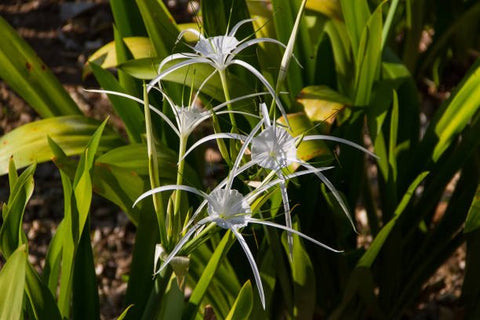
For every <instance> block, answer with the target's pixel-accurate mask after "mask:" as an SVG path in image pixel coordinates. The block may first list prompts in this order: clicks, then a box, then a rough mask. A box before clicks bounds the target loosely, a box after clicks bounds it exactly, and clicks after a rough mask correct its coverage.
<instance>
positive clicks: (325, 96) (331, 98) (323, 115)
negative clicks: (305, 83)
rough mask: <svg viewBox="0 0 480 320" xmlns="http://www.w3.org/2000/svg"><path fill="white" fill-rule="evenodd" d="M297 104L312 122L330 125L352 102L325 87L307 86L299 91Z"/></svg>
mask: <svg viewBox="0 0 480 320" xmlns="http://www.w3.org/2000/svg"><path fill="white" fill-rule="evenodd" d="M297 102H298V103H300V104H301V105H303V107H304V109H305V113H306V114H307V116H308V117H309V118H310V120H312V121H323V122H325V123H327V124H329V125H330V124H332V123H333V121H334V120H335V116H336V115H337V113H338V112H339V111H340V110H342V109H343V108H344V107H346V106H350V105H352V101H351V100H350V99H349V98H347V97H345V96H343V95H341V94H340V93H338V92H336V91H335V90H333V89H330V88H329V87H327V86H309V87H305V88H303V89H302V91H300V94H299V95H298V97H297Z"/></svg>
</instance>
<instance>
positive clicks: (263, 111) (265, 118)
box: [260, 102, 272, 127]
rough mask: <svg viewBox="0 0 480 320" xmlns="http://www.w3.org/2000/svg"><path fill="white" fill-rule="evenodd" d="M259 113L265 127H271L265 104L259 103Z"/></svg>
mask: <svg viewBox="0 0 480 320" xmlns="http://www.w3.org/2000/svg"><path fill="white" fill-rule="evenodd" d="M260 113H261V115H262V117H263V121H264V122H265V125H266V126H267V127H271V126H272V122H271V121H270V117H269V116H268V109H267V104H266V103H265V102H262V103H260Z"/></svg>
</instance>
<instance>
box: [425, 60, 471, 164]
mask: <svg viewBox="0 0 480 320" xmlns="http://www.w3.org/2000/svg"><path fill="white" fill-rule="evenodd" d="M479 68H480V59H479V60H477V61H476V62H475V64H474V65H473V66H472V67H471V68H470V70H469V72H468V73H467V75H466V76H465V77H464V80H463V81H462V83H461V84H459V85H458V88H459V89H458V90H457V91H456V92H455V93H454V94H452V97H451V98H450V99H448V100H447V101H446V102H445V103H443V104H442V106H441V107H440V109H439V110H438V111H437V113H436V114H435V117H434V118H433V119H432V121H431V123H430V126H429V128H428V130H427V132H426V133H425V139H424V141H425V143H432V142H436V144H435V148H434V149H433V154H432V155H431V159H432V160H433V161H435V162H436V161H437V160H438V159H439V158H440V156H441V155H442V154H443V153H444V152H445V150H446V149H447V148H448V147H449V146H450V145H451V143H452V141H453V140H454V139H455V138H456V137H457V136H458V134H459V133H460V132H461V131H462V130H463V129H464V128H465V126H466V125H467V124H468V123H469V121H470V119H471V118H472V117H473V115H474V114H475V113H476V112H477V110H478V109H479V108H480V92H479V91H478V87H479V85H480V69H479ZM422 144H424V143H422ZM430 148H431V147H429V149H430Z"/></svg>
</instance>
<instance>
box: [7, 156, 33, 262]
mask: <svg viewBox="0 0 480 320" xmlns="http://www.w3.org/2000/svg"><path fill="white" fill-rule="evenodd" d="M11 161H13V160H11ZM14 168H15V166H14V165H12V166H11V169H12V170H13V169H14ZM35 168H36V166H35V165H32V166H30V167H29V168H27V169H26V170H25V171H23V172H22V174H21V175H20V176H19V177H18V179H17V180H16V182H15V184H14V185H13V186H12V185H11V186H10V195H9V197H8V202H7V203H6V204H5V205H4V206H3V210H2V215H3V223H2V226H1V228H0V248H1V251H2V254H3V255H4V256H5V257H6V258H7V259H8V257H9V256H10V255H11V254H12V253H13V252H14V251H15V250H16V249H17V248H18V247H19V246H20V245H22V244H23V243H25V242H26V239H25V233H24V231H23V228H22V226H23V215H24V213H25V207H26V205H27V203H28V201H29V199H30V197H31V196H32V193H33V188H34V182H33V173H34V172H35ZM11 175H12V174H11Z"/></svg>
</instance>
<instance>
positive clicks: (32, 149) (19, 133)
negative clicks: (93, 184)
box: [0, 116, 124, 175]
mask: <svg viewBox="0 0 480 320" xmlns="http://www.w3.org/2000/svg"><path fill="white" fill-rule="evenodd" d="M99 124H100V122H98V121H97V120H94V119H90V118H86V117H83V116H64V117H55V118H50V119H45V120H39V121H35V122H31V123H28V124H25V125H23V126H21V127H19V128H17V129H14V130H12V131H10V132H8V133H7V134H5V135H4V136H2V137H1V138H0V175H3V174H5V173H7V172H8V161H9V159H10V156H11V155H13V158H14V160H15V163H16V164H17V167H18V168H22V167H25V166H27V165H29V164H32V163H35V162H44V161H48V160H51V158H52V157H53V155H54V154H53V153H52V151H51V149H50V148H49V146H48V140H47V136H50V137H51V138H52V139H54V140H55V141H56V142H57V143H58V144H59V145H60V146H61V148H62V149H63V150H64V151H65V153H66V154H67V155H69V156H71V155H77V154H80V153H81V152H82V151H83V149H84V148H85V146H86V145H87V142H88V140H89V139H90V136H91V135H92V134H93V132H94V131H95V129H96V128H97V127H98V125H99ZM123 144H124V142H123V141H122V139H121V138H120V136H119V135H118V134H117V133H115V132H114V131H113V130H112V129H110V128H107V129H106V130H105V134H104V135H103V137H102V141H101V144H100V149H99V150H100V151H105V150H109V149H112V148H114V147H118V146H120V145H123Z"/></svg>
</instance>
